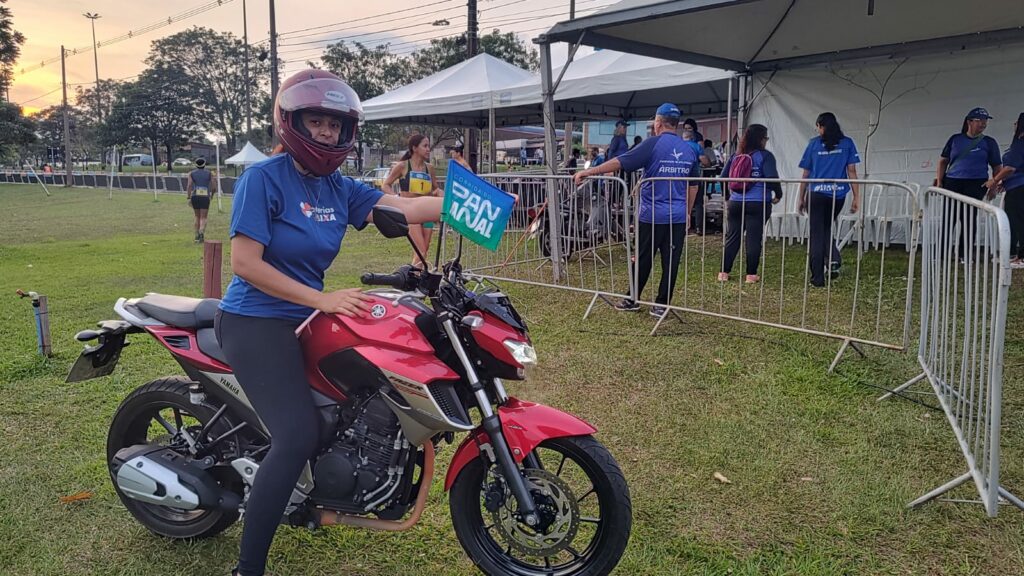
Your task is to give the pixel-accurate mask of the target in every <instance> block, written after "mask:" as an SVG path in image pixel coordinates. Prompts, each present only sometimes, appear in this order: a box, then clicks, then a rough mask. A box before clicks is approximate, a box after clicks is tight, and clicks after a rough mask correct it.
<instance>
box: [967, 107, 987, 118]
mask: <svg viewBox="0 0 1024 576" xmlns="http://www.w3.org/2000/svg"><path fill="white" fill-rule="evenodd" d="M975 118H984V119H985V120H991V119H992V117H991V116H989V114H988V110H985V109H984V108H972V109H971V111H970V112H968V113H967V119H968V120H973V119H975Z"/></svg>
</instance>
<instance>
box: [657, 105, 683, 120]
mask: <svg viewBox="0 0 1024 576" xmlns="http://www.w3.org/2000/svg"><path fill="white" fill-rule="evenodd" d="M655 114H657V115H658V116H665V117H667V118H679V117H680V116H681V115H682V114H680V112H679V108H678V107H676V105H675V104H672V103H671V102H665V103H664V104H662V105H661V106H658V111H657V112H655Z"/></svg>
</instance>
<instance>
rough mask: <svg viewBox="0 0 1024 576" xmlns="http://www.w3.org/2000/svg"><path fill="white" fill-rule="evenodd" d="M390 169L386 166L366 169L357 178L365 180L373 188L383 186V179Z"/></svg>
mask: <svg viewBox="0 0 1024 576" xmlns="http://www.w3.org/2000/svg"><path fill="white" fill-rule="evenodd" d="M390 171H391V168H388V167H386V166H384V167H380V168H374V169H372V170H367V171H366V172H365V173H363V175H362V176H361V177H359V180H362V181H363V182H366V183H367V184H369V185H370V186H373V187H374V188H380V187H381V186H384V179H385V178H387V177H388V172H390Z"/></svg>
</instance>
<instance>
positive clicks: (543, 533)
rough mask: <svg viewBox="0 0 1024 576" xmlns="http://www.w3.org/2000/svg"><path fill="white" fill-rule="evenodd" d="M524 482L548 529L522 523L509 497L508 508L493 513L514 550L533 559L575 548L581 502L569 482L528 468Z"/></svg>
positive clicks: (514, 500) (507, 497)
mask: <svg viewBox="0 0 1024 576" xmlns="http://www.w3.org/2000/svg"><path fill="white" fill-rule="evenodd" d="M523 479H524V480H525V481H526V484H527V486H530V492H531V493H532V494H533V498H534V502H535V503H536V504H537V513H538V515H539V516H541V517H542V518H543V519H545V520H547V526H546V527H545V528H544V529H543V530H537V529H536V528H534V527H532V526H530V525H528V524H526V523H525V522H522V521H520V520H518V519H517V517H516V516H517V514H516V513H514V512H513V511H512V510H511V509H510V507H513V506H515V505H516V499H515V497H514V496H512V495H511V494H506V499H505V502H506V504H505V506H501V507H499V508H498V509H497V510H495V511H494V512H492V513H491V519H492V520H493V521H494V526H495V528H496V529H497V531H498V533H499V534H501V537H502V538H503V539H504V540H505V543H506V544H508V545H509V546H511V547H512V549H513V550H516V551H517V552H519V553H521V554H526V555H530V556H538V557H545V556H553V555H555V554H557V553H558V552H561V551H562V550H565V549H566V548H568V547H569V546H570V545H572V542H573V539H575V538H576V532H577V531H578V530H579V523H580V508H579V503H578V502H577V501H576V496H575V495H574V494H573V492H572V489H571V488H570V487H569V485H568V484H567V483H566V482H565V480H562V479H561V478H559V477H558V476H555V475H554V474H552V473H550V472H548V471H547V470H539V469H536V468H528V469H526V470H523ZM506 490H507V489H506Z"/></svg>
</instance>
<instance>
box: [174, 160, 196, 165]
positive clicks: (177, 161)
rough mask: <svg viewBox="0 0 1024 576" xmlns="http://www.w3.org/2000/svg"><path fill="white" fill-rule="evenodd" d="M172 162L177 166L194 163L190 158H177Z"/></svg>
mask: <svg viewBox="0 0 1024 576" xmlns="http://www.w3.org/2000/svg"><path fill="white" fill-rule="evenodd" d="M172 164H174V165H175V166H190V165H191V164H192V160H190V159H188V158H175V159H174V162H172Z"/></svg>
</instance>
